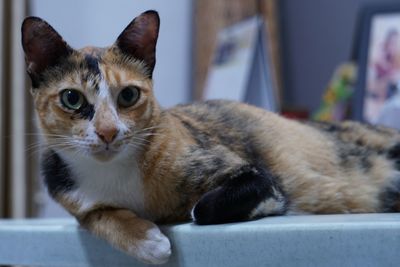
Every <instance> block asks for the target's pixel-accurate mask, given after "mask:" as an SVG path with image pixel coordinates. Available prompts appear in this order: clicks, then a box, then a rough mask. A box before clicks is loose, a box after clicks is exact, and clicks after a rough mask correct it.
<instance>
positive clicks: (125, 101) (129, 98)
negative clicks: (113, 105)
mask: <svg viewBox="0 0 400 267" xmlns="http://www.w3.org/2000/svg"><path fill="white" fill-rule="evenodd" d="M138 99H139V89H138V88H136V87H135V86H130V87H126V88H125V89H123V90H122V91H121V93H120V94H119V96H118V105H119V106H121V107H125V108H126V107H130V106H133V105H134V104H135V103H136V102H137V100H138Z"/></svg>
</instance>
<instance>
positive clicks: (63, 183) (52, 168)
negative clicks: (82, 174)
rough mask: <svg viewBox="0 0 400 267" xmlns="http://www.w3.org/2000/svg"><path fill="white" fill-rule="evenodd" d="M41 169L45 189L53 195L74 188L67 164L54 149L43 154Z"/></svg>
mask: <svg viewBox="0 0 400 267" xmlns="http://www.w3.org/2000/svg"><path fill="white" fill-rule="evenodd" d="M41 170H42V174H43V176H44V181H45V184H46V186H47V189H48V191H49V193H50V194H51V195H52V196H53V197H54V196H55V195H56V194H57V193H59V192H68V191H70V190H72V189H73V188H74V186H75V184H74V181H73V180H72V178H71V173H70V171H69V169H68V166H67V165H66V164H65V162H64V161H63V160H62V159H61V158H60V156H58V155H57V153H55V152H54V151H49V152H48V153H47V154H45V155H44V157H43V159H42V162H41Z"/></svg>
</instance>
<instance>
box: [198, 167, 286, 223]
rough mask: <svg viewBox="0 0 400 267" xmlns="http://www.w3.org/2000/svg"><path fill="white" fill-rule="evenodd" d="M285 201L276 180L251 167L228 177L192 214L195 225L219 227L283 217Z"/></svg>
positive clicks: (201, 200)
mask: <svg viewBox="0 0 400 267" xmlns="http://www.w3.org/2000/svg"><path fill="white" fill-rule="evenodd" d="M286 207H287V201H286V198H285V196H284V194H283V192H282V190H281V189H280V187H279V186H278V185H277V181H276V177H274V176H273V175H272V174H270V173H269V172H267V171H265V170H263V169H260V168H256V167H253V166H245V167H242V168H241V169H239V170H237V171H236V172H235V173H233V174H230V177H227V178H226V181H225V182H224V183H223V184H222V185H221V186H219V187H217V188H216V189H214V190H211V191H209V192H207V193H206V194H204V195H203V196H202V197H201V199H200V200H199V201H198V202H197V204H196V205H195V207H194V208H193V210H192V218H193V220H194V222H195V223H197V224H201V225H204V224H220V223H229V222H239V221H245V220H249V219H253V218H257V217H263V216H267V215H273V214H282V213H284V212H285V211H286Z"/></svg>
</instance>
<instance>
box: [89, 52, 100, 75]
mask: <svg viewBox="0 0 400 267" xmlns="http://www.w3.org/2000/svg"><path fill="white" fill-rule="evenodd" d="M85 61H86V67H87V68H88V70H89V71H90V72H91V73H93V75H100V69H99V61H98V59H97V58H95V57H94V56H91V55H85Z"/></svg>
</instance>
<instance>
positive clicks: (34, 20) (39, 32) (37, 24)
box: [21, 17, 73, 88]
mask: <svg viewBox="0 0 400 267" xmlns="http://www.w3.org/2000/svg"><path fill="white" fill-rule="evenodd" d="M21 33H22V47H23V49H24V52H25V61H26V65H27V71H28V74H29V76H30V77H31V80H32V86H33V88H36V87H38V86H39V81H40V77H41V74H42V73H43V72H44V71H45V70H46V69H48V68H50V67H53V66H55V65H57V63H58V62H60V60H61V59H63V58H65V57H67V56H68V55H70V54H71V53H72V52H73V49H72V48H71V47H70V46H69V45H68V44H67V43H66V42H65V41H64V40H63V38H62V37H61V35H60V34H58V33H57V32H56V30H54V29H53V27H51V26H50V25H49V24H48V23H47V22H46V21H44V20H42V19H41V18H38V17H27V18H26V19H25V20H24V22H23V23H22V27H21Z"/></svg>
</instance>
